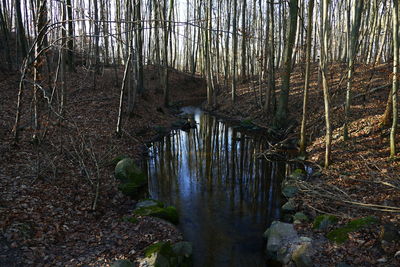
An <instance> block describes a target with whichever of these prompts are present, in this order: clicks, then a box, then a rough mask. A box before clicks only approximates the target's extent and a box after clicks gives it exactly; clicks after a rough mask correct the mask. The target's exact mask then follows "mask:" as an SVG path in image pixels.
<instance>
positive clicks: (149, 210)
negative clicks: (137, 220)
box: [133, 206, 179, 224]
mask: <svg viewBox="0 0 400 267" xmlns="http://www.w3.org/2000/svg"><path fill="white" fill-rule="evenodd" d="M133 213H134V214H136V215H140V216H152V217H157V218H160V219H164V220H166V221H169V222H171V223H173V224H178V223H179V215H178V211H177V210H176V208H175V207H173V206H169V207H166V208H163V207H159V206H149V207H141V208H138V209H135V210H134V212H133Z"/></svg>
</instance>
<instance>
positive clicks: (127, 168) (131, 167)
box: [115, 158, 147, 185]
mask: <svg viewBox="0 0 400 267" xmlns="http://www.w3.org/2000/svg"><path fill="white" fill-rule="evenodd" d="M115 177H116V178H117V179H119V180H121V181H122V182H124V183H125V182H135V183H136V184H138V185H140V184H145V183H147V178H146V175H145V174H144V173H143V172H142V171H141V170H140V169H139V168H138V167H137V166H136V164H135V162H134V160H133V159H131V158H124V159H122V160H120V161H119V162H118V163H117V166H115Z"/></svg>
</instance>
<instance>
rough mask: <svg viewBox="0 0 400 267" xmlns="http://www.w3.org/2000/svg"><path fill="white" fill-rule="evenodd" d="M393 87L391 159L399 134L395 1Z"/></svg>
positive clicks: (396, 5)
mask: <svg viewBox="0 0 400 267" xmlns="http://www.w3.org/2000/svg"><path fill="white" fill-rule="evenodd" d="M392 15H393V86H392V92H391V94H392V111H393V115H392V128H391V129H390V158H392V159H393V158H394V157H395V156H396V133H397V118H398V111H397V91H398V87H399V81H398V68H399V2H398V0H393V14H392Z"/></svg>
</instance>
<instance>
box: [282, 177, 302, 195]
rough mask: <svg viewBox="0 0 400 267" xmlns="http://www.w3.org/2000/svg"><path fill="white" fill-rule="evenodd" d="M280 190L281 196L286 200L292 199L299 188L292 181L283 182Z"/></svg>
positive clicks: (294, 181)
mask: <svg viewBox="0 0 400 267" xmlns="http://www.w3.org/2000/svg"><path fill="white" fill-rule="evenodd" d="M281 188H282V194H283V195H284V196H285V197H286V198H292V197H294V196H295V195H296V194H297V192H299V188H298V187H297V185H296V180H294V179H285V180H283V182H282V185H281Z"/></svg>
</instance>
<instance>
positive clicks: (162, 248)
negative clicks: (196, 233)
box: [139, 242, 192, 267]
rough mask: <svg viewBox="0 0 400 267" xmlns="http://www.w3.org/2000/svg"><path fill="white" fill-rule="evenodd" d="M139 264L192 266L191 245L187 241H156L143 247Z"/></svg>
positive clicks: (172, 266) (164, 266) (165, 266)
mask: <svg viewBox="0 0 400 267" xmlns="http://www.w3.org/2000/svg"><path fill="white" fill-rule="evenodd" d="M144 254H145V258H144V259H142V260H141V262H140V263H139V265H140V266H148V267H189V266H192V245H191V244H190V243H189V242H178V243H175V244H171V243H170V242H158V243H155V244H153V245H150V246H148V247H147V248H146V249H145V252H144Z"/></svg>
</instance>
